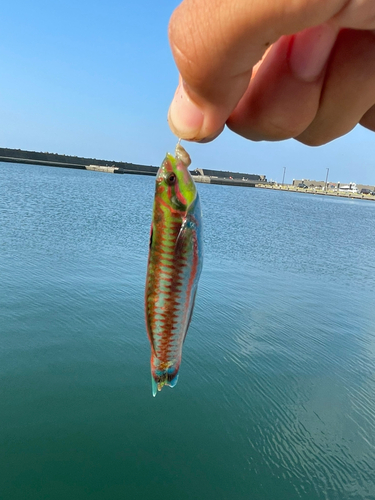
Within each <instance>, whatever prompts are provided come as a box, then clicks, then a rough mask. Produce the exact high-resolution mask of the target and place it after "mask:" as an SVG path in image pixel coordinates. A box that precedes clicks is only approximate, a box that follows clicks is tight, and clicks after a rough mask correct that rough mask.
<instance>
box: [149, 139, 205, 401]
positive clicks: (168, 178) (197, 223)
mask: <svg viewBox="0 0 375 500" xmlns="http://www.w3.org/2000/svg"><path fill="white" fill-rule="evenodd" d="M182 151H183V152H184V150H183V148H182V147H181V146H177V148H176V158H175V157H173V156H172V155H170V154H167V156H166V158H165V160H164V161H163V163H162V165H161V167H160V168H159V171H158V173H157V176H156V189H155V198H154V207H153V218H152V225H151V236H150V251H149V259H148V268H147V278H146V292H145V295H146V296H145V304H146V326H147V333H148V336H149V339H150V343H151V374H152V387H153V394H154V396H155V395H156V392H157V391H158V390H159V391H160V390H161V389H162V387H163V386H164V385H169V386H170V387H174V386H175V385H176V383H177V379H178V371H179V367H180V364H181V356H182V346H183V342H184V340H185V337H186V333H187V330H188V327H189V323H190V320H191V315H192V311H193V307H194V299H195V294H196V290H197V285H198V280H199V276H200V273H201V268H202V256H203V247H202V222H201V209H200V202H199V196H198V192H197V190H196V187H195V184H194V181H193V179H192V178H191V175H190V173H189V171H188V169H187V164H186V163H185V158H186V156H185V155H187V153H186V152H184V153H185V155H183V154H181V152H182ZM187 157H188V155H187Z"/></svg>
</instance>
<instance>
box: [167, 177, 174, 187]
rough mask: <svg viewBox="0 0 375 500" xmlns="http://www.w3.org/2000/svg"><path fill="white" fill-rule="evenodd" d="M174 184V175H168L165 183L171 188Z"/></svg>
mask: <svg viewBox="0 0 375 500" xmlns="http://www.w3.org/2000/svg"><path fill="white" fill-rule="evenodd" d="M175 182H176V176H175V174H169V175H168V177H167V183H168V184H169V185H170V186H172V185H173V184H174V183H175Z"/></svg>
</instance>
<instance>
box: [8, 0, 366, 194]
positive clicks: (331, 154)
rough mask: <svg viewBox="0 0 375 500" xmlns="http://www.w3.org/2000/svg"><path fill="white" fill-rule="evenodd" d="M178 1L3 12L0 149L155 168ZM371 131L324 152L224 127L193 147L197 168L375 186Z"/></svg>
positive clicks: (71, 4)
mask: <svg viewBox="0 0 375 500" xmlns="http://www.w3.org/2000/svg"><path fill="white" fill-rule="evenodd" d="M178 4H179V2H178V1H174V0H162V1H155V0H152V1H151V0H138V1H134V2H129V1H127V0H122V1H119V0H106V1H105V2H104V1H100V2H99V1H95V0H91V1H87V0H74V1H73V0H65V1H61V0H59V1H56V0H49V1H46V0H34V1H33V2H30V1H29V0H28V1H22V0H21V1H19V0H14V1H13V2H2V5H1V6H0V18H1V30H0V64H1V65H0V71H1V78H0V147H8V148H17V149H27V150H32V151H48V152H50V153H60V154H66V155H76V156H84V157H90V158H98V159H104V160H116V161H126V162H131V163H140V164H144V165H159V164H160V163H161V161H162V160H163V158H164V155H165V153H166V152H167V151H173V149H174V147H175V143H176V138H175V137H174V135H173V134H172V133H171V131H170V130H169V127H168V123H167V112H168V107H169V104H170V101H171V99H172V97H173V94H174V91H175V88H176V84H177V80H178V72H177V69H176V67H175V64H174V61H173V58H172V55H171V51H170V48H169V44H168V36H167V28H168V21H169V17H170V15H171V13H172V12H173V10H174V8H175V7H176V6H177V5H178ZM374 139H375V137H374V134H373V133H372V132H369V131H367V130H366V129H363V128H362V127H360V126H358V127H356V128H355V129H354V130H353V131H352V132H351V133H350V134H348V135H347V136H345V137H343V138H340V139H338V140H336V141H333V142H332V143H330V144H328V145H326V146H321V147H318V148H311V147H308V146H304V145H302V144H300V143H298V142H297V141H294V140H288V141H282V142H277V143H274V142H273V143H268V142H251V141H247V140H245V139H243V138H241V137H239V136H236V135H235V134H234V133H232V132H231V131H229V130H225V131H224V132H223V133H222V134H221V136H220V137H219V138H218V139H216V140H215V141H213V142H212V143H210V144H187V143H185V147H186V149H187V150H188V152H189V153H190V156H191V157H192V161H193V163H192V167H194V168H205V167H206V168H210V169H218V170H231V171H236V172H244V173H254V174H263V175H266V176H267V178H268V179H272V180H275V181H277V182H281V181H282V177H283V172H284V167H285V169H286V171H285V182H287V183H291V182H292V180H293V179H316V180H324V179H325V177H326V173H327V168H329V180H331V181H332V182H341V183H347V182H357V183H359V184H370V185H374V184H375V155H374Z"/></svg>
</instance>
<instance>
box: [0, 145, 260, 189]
mask: <svg viewBox="0 0 375 500" xmlns="http://www.w3.org/2000/svg"><path fill="white" fill-rule="evenodd" d="M0 162H8V163H25V164H28V165H41V166H46V167H59V168H72V169H78V170H91V171H95V172H107V173H113V174H135V175H152V176H155V175H156V173H157V171H158V168H159V167H155V166H153V165H138V164H134V163H126V162H120V161H108V160H97V159H96V158H83V157H80V156H67V155H59V154H56V153H42V152H36V151H25V150H22V149H9V148H0ZM190 173H191V174H192V176H193V178H194V179H195V181H196V182H202V183H205V184H221V185H228V186H243V187H255V185H256V184H260V185H262V184H265V183H266V182H267V179H266V176H265V175H257V174H246V173H239V172H229V171H226V172H225V171H221V170H207V169H204V170H203V169H196V170H194V171H191V172H190Z"/></svg>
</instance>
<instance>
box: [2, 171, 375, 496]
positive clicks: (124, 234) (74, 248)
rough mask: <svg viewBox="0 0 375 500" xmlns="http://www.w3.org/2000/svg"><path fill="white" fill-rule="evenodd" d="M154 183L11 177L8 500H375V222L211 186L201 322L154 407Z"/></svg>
mask: <svg viewBox="0 0 375 500" xmlns="http://www.w3.org/2000/svg"><path fill="white" fill-rule="evenodd" d="M232 169H233V170H236V167H235V166H233V167H232ZM154 182H155V179H154V178H152V177H142V176H135V175H110V174H104V173H97V172H86V171H77V170H69V169H59V168H49V167H40V166H31V165H14V164H4V163H1V164H0V498H1V500H21V499H25V500H26V499H27V500H42V499H43V500H48V499H50V500H60V499H61V500H67V499H73V500H83V499H90V500H106V499H108V500H120V499H121V500H123V499H131V500H132V499H140V500H143V499H145V500H148V499H150V500H165V499H166V498H178V499H179V500H190V499H208V500H211V499H213V500H220V499H223V500H227V499H228V500H232V499H233V500H242V499H244V500H245V499H246V500H247V499H252V500H275V499H278V500H293V499H299V498H302V499H311V500H313V499H314V500H315V499H337V500H343V499H358V500H359V499H374V498H375V472H374V471H375V369H374V363H375V326H374V311H375V281H374V271H375V269H374V268H375V264H374V263H375V234H374V220H375V203H372V202H369V201H360V200H350V199H342V198H332V197H323V196H314V195H309V194H305V193H303V194H297V193H288V192H277V191H270V190H262V189H248V188H241V187H230V186H215V185H212V186H211V185H204V184H201V185H198V189H199V192H200V197H201V202H202V208H203V212H204V214H203V216H204V245H205V250H204V252H205V255H204V269H203V273H202V276H201V280H200V285H199V289H198V295H197V301H196V307H195V312H194V316H193V321H192V324H191V327H190V330H189V333H188V336H187V339H186V342H185V346H184V353H183V361H182V365H181V370H180V377H179V382H178V384H177V386H176V387H175V388H174V389H170V388H168V387H165V388H164V389H163V391H162V392H161V393H158V394H157V396H156V398H153V397H152V392H151V376H150V367H149V358H150V346H149V342H148V339H147V336H146V331H145V325H144V306H143V303H144V282H145V274H146V265H147V253H148V241H149V227H150V218H151V210H152V202H153V191H154Z"/></svg>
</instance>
